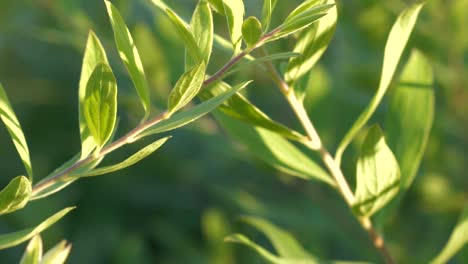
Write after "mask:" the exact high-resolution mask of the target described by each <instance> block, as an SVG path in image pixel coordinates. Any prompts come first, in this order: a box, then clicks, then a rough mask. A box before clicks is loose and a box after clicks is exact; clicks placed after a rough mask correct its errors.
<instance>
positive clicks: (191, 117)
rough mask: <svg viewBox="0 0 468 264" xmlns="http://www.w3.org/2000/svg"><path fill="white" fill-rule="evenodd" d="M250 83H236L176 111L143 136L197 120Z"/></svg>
mask: <svg viewBox="0 0 468 264" xmlns="http://www.w3.org/2000/svg"><path fill="white" fill-rule="evenodd" d="M249 83H250V82H244V83H242V84H239V85H236V86H234V87H233V88H231V89H230V90H227V91H225V92H223V93H221V94H218V95H217V96H215V97H213V98H211V99H209V100H206V101H204V102H202V103H200V104H198V105H197V106H195V107H193V108H191V109H188V110H186V111H183V112H180V113H176V114H174V115H172V116H171V118H169V119H166V120H163V121H161V122H159V123H157V124H156V125H154V126H152V127H150V128H149V129H148V130H146V131H145V132H144V133H143V134H142V136H141V137H144V136H148V135H152V134H157V133H162V132H166V131H170V130H173V129H176V128H178V127H181V126H184V125H186V124H188V123H191V122H193V121H195V120H197V119H198V118H200V117H202V116H204V115H206V114H207V113H209V112H211V111H213V110H214V109H215V108H216V107H218V106H219V105H221V104H222V103H223V102H224V101H226V100H227V99H229V98H230V97H231V96H232V95H233V94H235V93H237V92H238V91H240V90H241V89H243V88H244V87H246V86H247V85H248V84H249Z"/></svg>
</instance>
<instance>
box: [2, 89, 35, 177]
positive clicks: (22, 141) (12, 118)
mask: <svg viewBox="0 0 468 264" xmlns="http://www.w3.org/2000/svg"><path fill="white" fill-rule="evenodd" d="M0 117H1V118H2V121H3V123H4V124H5V126H6V128H7V130H8V133H9V134H10V136H11V139H12V140H13V144H14V145H15V147H16V150H17V151H18V154H19V156H20V158H21V160H22V161H23V164H24V167H25V169H26V172H27V174H28V176H29V179H30V180H32V178H33V172H32V167H31V158H30V157H29V149H28V144H27V143H26V138H25V137H24V134H23V130H22V129H21V125H20V123H19V121H18V118H16V115H15V112H14V111H13V108H12V107H11V104H10V101H9V100H8V97H7V94H6V92H5V89H4V88H3V86H2V84H1V83H0Z"/></svg>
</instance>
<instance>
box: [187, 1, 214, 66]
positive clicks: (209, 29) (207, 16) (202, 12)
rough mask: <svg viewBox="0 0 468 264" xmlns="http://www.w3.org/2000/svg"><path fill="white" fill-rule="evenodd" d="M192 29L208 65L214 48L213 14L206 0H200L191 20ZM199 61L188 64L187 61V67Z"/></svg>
mask: <svg viewBox="0 0 468 264" xmlns="http://www.w3.org/2000/svg"><path fill="white" fill-rule="evenodd" d="M190 29H191V30H192V34H193V36H194V38H195V41H196V42H197V45H198V49H199V50H200V53H201V57H202V58H203V60H204V61H205V64H206V65H208V63H209V61H210V56H211V49H212V48H213V16H212V14H211V9H210V6H209V5H208V2H207V1H206V0H200V1H199V2H198V5H197V7H196V8H195V11H194V13H193V16H192V20H191V21H190ZM187 59H188V58H187ZM197 63H199V61H195V62H194V63H188V64H187V62H186V68H190V67H192V66H193V65H194V64H197Z"/></svg>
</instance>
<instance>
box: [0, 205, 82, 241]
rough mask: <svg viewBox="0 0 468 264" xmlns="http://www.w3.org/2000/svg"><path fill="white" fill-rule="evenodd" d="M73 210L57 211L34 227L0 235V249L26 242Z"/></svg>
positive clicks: (69, 208)
mask: <svg viewBox="0 0 468 264" xmlns="http://www.w3.org/2000/svg"><path fill="white" fill-rule="evenodd" d="M74 208H75V207H67V208H65V209H63V210H61V211H59V212H58V213H55V214H54V215H52V216H50V217H49V218H47V219H46V220H44V221H43V222H42V223H40V224H39V225H38V226H36V227H33V228H29V229H24V230H21V231H17V232H14V233H10V234H4V235H0V249H5V248H10V247H14V246H16V245H19V244H21V243H23V242H25V241H27V240H28V239H30V238H32V237H34V236H36V235H37V234H39V233H41V232H42V231H44V230H46V229H47V228H49V227H50V226H51V225H53V224H55V222H57V221H58V220H60V219H61V218H62V217H63V216H65V215H66V214H67V213H68V212H70V211H71V210H73V209H74Z"/></svg>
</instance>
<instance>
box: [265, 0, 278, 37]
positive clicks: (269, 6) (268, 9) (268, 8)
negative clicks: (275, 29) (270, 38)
mask: <svg viewBox="0 0 468 264" xmlns="http://www.w3.org/2000/svg"><path fill="white" fill-rule="evenodd" d="M276 2H277V0H263V7H262V25H263V32H267V31H268V28H269V27H270V23H271V14H272V13H273V9H275V6H276Z"/></svg>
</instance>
